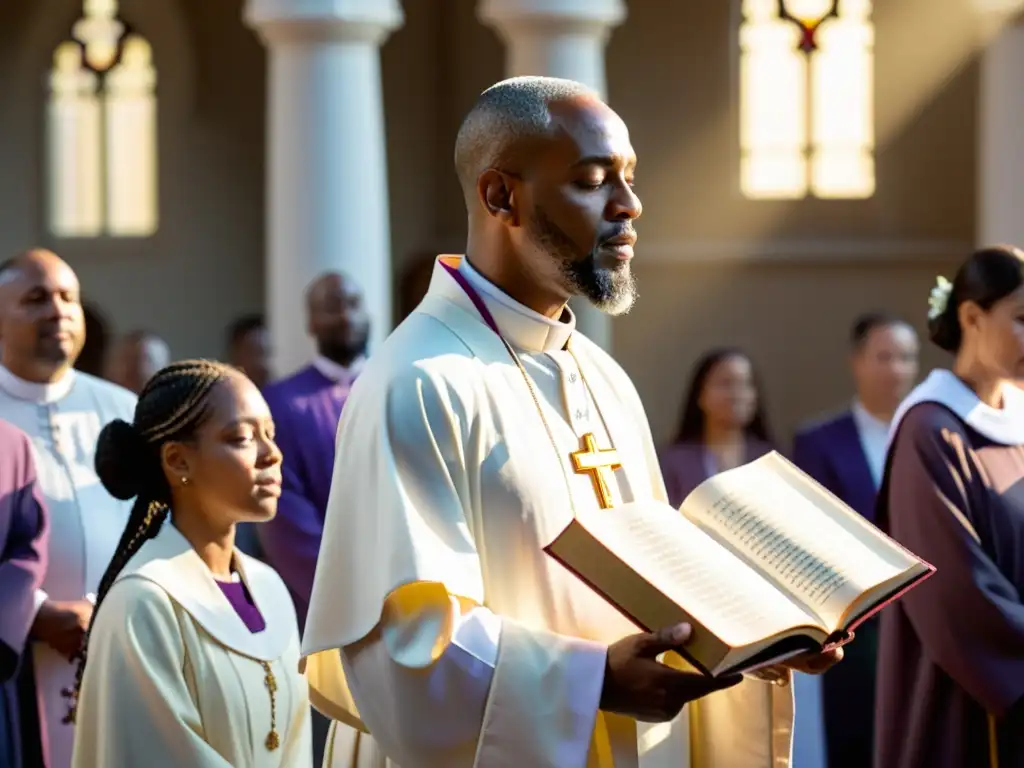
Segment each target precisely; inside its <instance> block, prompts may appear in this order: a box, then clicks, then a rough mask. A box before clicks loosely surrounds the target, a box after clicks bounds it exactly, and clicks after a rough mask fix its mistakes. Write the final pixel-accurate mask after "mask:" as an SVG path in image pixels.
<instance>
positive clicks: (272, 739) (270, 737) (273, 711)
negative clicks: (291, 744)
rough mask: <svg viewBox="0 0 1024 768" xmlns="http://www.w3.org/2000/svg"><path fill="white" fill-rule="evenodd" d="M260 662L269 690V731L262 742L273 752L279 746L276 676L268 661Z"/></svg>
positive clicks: (264, 681)
mask: <svg viewBox="0 0 1024 768" xmlns="http://www.w3.org/2000/svg"><path fill="white" fill-rule="evenodd" d="M260 664H261V665H262V666H263V672H264V673H265V677H264V678H263V684H264V685H266V686H267V690H268V691H269V692H270V733H268V734H267V739H266V741H264V742H263V743H264V745H266V747H267V749H268V750H269V751H270V752H273V751H274V750H275V749H277V748H278V747H279V746H281V737H280V736H278V735H277V678H275V677H274V671H273V670H272V669H271V668H270V662H267V661H261V662H260Z"/></svg>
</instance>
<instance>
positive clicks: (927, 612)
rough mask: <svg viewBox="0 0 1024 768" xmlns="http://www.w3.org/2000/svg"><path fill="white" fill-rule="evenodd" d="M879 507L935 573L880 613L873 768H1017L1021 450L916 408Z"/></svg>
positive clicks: (895, 451)
mask: <svg viewBox="0 0 1024 768" xmlns="http://www.w3.org/2000/svg"><path fill="white" fill-rule="evenodd" d="M877 512H878V524H879V526H880V527H881V528H882V529H883V530H885V531H887V532H888V533H889V534H890V535H891V536H893V537H894V538H895V539H896V540H898V541H899V542H900V543H902V544H903V545H904V546H906V547H907V548H909V549H910V550H911V551H913V552H915V553H916V554H918V555H919V556H920V557H922V558H923V559H925V560H927V561H928V562H930V563H932V564H933V565H934V566H935V567H936V569H937V570H936V573H935V575H934V576H932V578H930V579H929V580H928V581H927V582H925V583H924V584H922V585H921V586H920V587H919V588H917V589H914V590H912V591H910V592H909V593H908V594H907V595H905V596H904V597H903V599H901V600H900V601H898V602H897V603H895V604H894V605H893V606H891V607H890V608H888V609H887V610H885V611H883V612H882V614H881V637H880V646H879V668H878V678H877V699H876V720H875V759H874V765H875V768H989V766H993V765H998V766H1000V767H1001V768H1011V767H1013V768H1017V767H1019V766H1024V705H1022V697H1024V599H1022V595H1024V446H1022V445H1006V444H1002V443H997V442H994V441H993V440H991V439H989V438H987V437H985V436H984V435H982V434H981V433H979V432H978V431H977V430H975V429H973V428H972V427H970V426H968V425H967V424H966V423H965V422H964V421H963V420H962V419H961V418H960V417H959V416H957V415H955V414H954V413H953V412H952V411H951V410H948V409H947V408H946V407H945V406H942V405H939V404H937V403H934V402H924V403H920V404H918V405H915V406H913V407H912V408H911V409H910V410H909V412H907V414H906V416H905V417H904V418H903V420H902V421H901V422H900V424H899V428H898V432H897V433H896V437H895V440H894V442H893V445H892V446H891V448H890V452H889V457H888V460H887V464H886V471H885V476H884V478H883V482H882V488H881V491H880V494H879V507H878V510H877ZM993 761H994V762H993Z"/></svg>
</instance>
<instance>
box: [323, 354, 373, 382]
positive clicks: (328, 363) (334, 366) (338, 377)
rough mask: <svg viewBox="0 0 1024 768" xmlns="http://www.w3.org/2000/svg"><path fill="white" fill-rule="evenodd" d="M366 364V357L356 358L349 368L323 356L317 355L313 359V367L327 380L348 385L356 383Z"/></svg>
mask: <svg viewBox="0 0 1024 768" xmlns="http://www.w3.org/2000/svg"><path fill="white" fill-rule="evenodd" d="M364 363H366V358H365V357H358V358H356V359H355V360H353V361H352V364H351V365H348V366H345V365H341V364H340V363H336V362H334V361H333V360H330V359H328V358H326V357H324V356H323V355H317V356H316V357H314V358H313V367H314V368H316V369H317V370H318V371H319V372H320V373H322V374H323V375H324V377H325V378H328V379H330V380H331V381H336V382H337V383H339V384H346V385H348V384H351V383H352V382H353V381H355V378H356V376H358V375H359V372H360V371H361V370H362V369H363V365H364Z"/></svg>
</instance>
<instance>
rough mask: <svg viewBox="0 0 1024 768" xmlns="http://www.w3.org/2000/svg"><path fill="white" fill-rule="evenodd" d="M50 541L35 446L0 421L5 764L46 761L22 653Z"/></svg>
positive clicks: (0, 721)
mask: <svg viewBox="0 0 1024 768" xmlns="http://www.w3.org/2000/svg"><path fill="white" fill-rule="evenodd" d="M48 537H49V519H48V517H47V514H46V506H45V504H44V502H43V497H42V493H41V491H40V489H39V486H38V483H37V482H36V469H35V462H34V460H33V458H32V446H31V442H30V441H29V438H28V436H27V435H25V433H23V432H22V431H21V430H19V429H17V428H15V427H13V426H11V425H10V424H8V423H7V422H3V421H0V765H22V764H25V765H28V764H34V765H41V764H45V760H46V758H45V756H44V755H42V754H40V750H41V744H40V743H39V729H38V722H37V719H38V712H37V703H36V701H35V696H34V695H32V691H33V685H32V680H31V674H32V665H31V662H30V660H29V659H27V658H26V657H25V656H23V653H24V650H25V643H26V641H27V639H28V635H29V632H30V631H31V629H32V622H33V621H34V620H35V597H34V595H35V591H36V590H37V589H38V588H39V586H40V585H41V584H42V580H43V574H44V573H45V571H46V552H47V540H48ZM24 662H28V663H24ZM16 675H17V677H16Z"/></svg>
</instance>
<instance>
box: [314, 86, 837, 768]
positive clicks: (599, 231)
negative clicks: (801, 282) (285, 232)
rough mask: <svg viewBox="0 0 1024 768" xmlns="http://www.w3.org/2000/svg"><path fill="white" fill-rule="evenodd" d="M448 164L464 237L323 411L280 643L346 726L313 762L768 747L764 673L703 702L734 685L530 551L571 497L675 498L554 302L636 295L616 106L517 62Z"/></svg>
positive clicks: (632, 206)
mask: <svg viewBox="0 0 1024 768" xmlns="http://www.w3.org/2000/svg"><path fill="white" fill-rule="evenodd" d="M456 165H457V168H458V171H459V175H460V180H461V181H462V184H463V190H464V192H465V196H466V202H467V207H468V209H469V242H468V247H467V256H466V258H464V259H460V258H458V257H444V258H442V259H439V260H438V263H437V264H436V266H435V270H434V275H433V278H432V281H431V284H430V288H429V291H428V294H427V296H426V298H425V299H424V301H423V302H422V303H421V305H420V306H419V307H418V308H417V310H416V311H415V312H414V313H413V314H412V315H411V316H410V317H409V318H408V319H407V320H406V321H405V322H404V323H403V324H402V325H401V326H400V327H399V328H398V329H397V330H396V331H395V332H394V333H393V334H392V335H391V337H390V338H389V339H388V340H387V341H386V343H385V344H384V346H383V347H382V349H381V350H380V351H379V352H378V353H377V354H376V355H374V356H373V357H372V358H371V360H370V362H369V364H368V366H367V367H366V369H365V371H364V373H363V376H362V377H361V378H360V380H359V381H358V382H357V383H356V385H355V387H354V389H353V391H352V395H351V399H350V401H349V404H348V407H347V408H346V410H345V412H344V413H343V415H342V419H341V424H340V427H339V434H338V451H337V459H336V463H335V473H334V481H333V485H332V489H331V497H330V502H329V505H328V511H327V518H326V526H325V530H324V537H323V543H322V545H321V551H320V558H319V561H318V565H317V572H316V578H315V582H314V587H313V594H312V600H311V604H310V610H309V614H308V619H307V624H306V634H305V636H304V638H303V653H304V654H305V655H306V657H307V658H306V673H307V677H308V678H309V681H310V687H311V692H310V697H311V700H312V701H313V703H314V705H315V706H317V707H318V708H320V709H321V710H322V711H324V712H325V713H326V714H328V715H330V716H331V717H333V718H334V719H335V720H337V721H339V722H340V723H342V724H344V725H343V726H340V727H339V726H337V725H336V726H335V728H334V731H333V733H332V735H331V737H329V739H328V745H327V756H326V759H325V764H326V765H331V766H335V767H344V768H349V767H350V766H358V768H370V766H385V765H387V766H401V768H435V767H436V768H442V767H444V768H461V767H462V766H465V767H466V768H469V767H470V766H480V768H484V767H486V768H519V767H520V766H531V768H583V767H584V766H587V768H591V767H592V766H601V767H602V768H612V767H613V768H635V767H637V766H641V767H642V768H687V767H692V768H712V767H714V768H769V767H770V766H771V767H772V768H778V767H779V766H786V765H788V764H789V758H790V750H791V726H792V718H793V698H792V690H791V688H790V687H789V685H788V680H789V677H788V670H785V669H780V670H777V675H776V682H779V683H782V684H780V685H773V684H769V683H768V682H765V681H762V680H745V681H743V682H741V683H740V684H739V685H734V686H733V687H729V689H728V690H722V691H720V692H718V693H714V694H712V695H709V696H706V697H704V698H701V697H702V696H704V695H705V694H708V693H711V692H712V691H713V690H715V689H718V688H725V687H727V686H730V685H732V684H733V683H735V682H737V681H735V680H725V681H715V680H712V679H710V678H705V677H703V676H700V675H698V674H685V673H682V672H678V671H676V670H672V669H669V668H668V667H666V666H664V665H662V664H659V663H658V662H657V661H656V658H655V657H656V656H657V655H658V654H660V653H661V652H663V651H665V650H668V649H669V648H672V647H677V646H679V645H680V644H681V642H682V641H684V640H685V639H686V637H687V633H686V631H685V630H680V628H666V629H665V630H664V631H662V632H660V633H657V634H639V635H638V634H637V628H636V627H635V626H633V625H631V624H630V623H629V622H627V621H626V620H625V619H624V618H623V617H622V615H621V614H619V613H618V612H617V611H616V610H615V609H614V608H612V607H611V606H610V605H608V604H607V603H606V602H605V601H604V600H602V599H601V598H600V597H599V596H598V595H597V594H596V593H594V592H592V591H591V590H590V589H588V588H587V587H586V586H584V585H583V583H582V582H581V581H579V580H578V579H577V578H576V577H575V576H573V575H572V574H571V573H570V572H568V571H567V570H565V569H564V568H562V567H561V566H560V565H558V564H557V563H556V562H555V561H554V560H552V559H551V558H549V557H548V556H547V555H545V554H544V552H543V551H542V547H543V546H544V544H545V543H547V542H549V541H550V540H551V539H552V538H554V535H555V534H556V533H557V532H559V531H560V530H561V529H562V527H564V525H565V524H566V523H567V522H568V520H569V519H570V518H571V515H572V514H573V512H574V510H583V509H596V508H598V507H602V508H609V507H610V508H614V507H616V506H619V505H622V504H626V503H641V504H647V505H661V506H663V507H664V513H665V514H677V512H676V511H675V510H673V509H672V508H671V507H669V506H668V505H667V504H666V503H665V502H666V494H665V488H664V484H663V482H662V479H661V475H660V472H659V469H658V462H657V459H656V456H655V451H654V446H653V442H652V439H651V435H650V431H649V428H648V425H647V419H646V416H645V414H644V410H643V407H642V405H641V402H640V399H639V397H638V395H637V393H636V390H635V389H634V387H633V385H632V383H631V382H630V380H629V378H628V377H627V375H626V374H625V372H624V371H623V370H622V369H621V368H620V367H619V366H618V365H617V364H616V363H615V362H614V361H613V360H612V359H611V358H610V357H609V356H608V355H607V354H606V353H605V352H603V351H602V350H600V349H599V348H598V347H596V346H595V345H594V344H592V343H591V342H589V341H588V340H587V339H586V338H584V337H583V336H582V335H581V334H579V333H578V332H577V331H576V330H575V320H574V317H573V315H572V312H571V311H570V310H569V309H568V307H567V306H566V302H567V300H568V299H569V298H570V296H573V295H577V296H581V297H584V298H586V299H588V300H589V301H591V302H592V303H593V304H595V305H596V306H598V307H599V308H601V309H603V310H605V311H608V312H610V313H613V314H614V313H621V312H623V311H625V310H626V309H628V308H629V306H630V304H631V303H632V301H633V298H634V293H635V291H634V286H633V279H632V275H631V272H630V269H629V261H630V259H631V258H632V255H633V249H632V246H633V243H634V241H635V239H636V235H635V232H634V230H633V227H632V223H633V220H635V219H636V218H637V217H639V215H640V202H639V200H638V199H637V198H636V195H635V194H634V193H633V191H632V184H633V175H634V169H635V165H636V160H635V157H634V154H633V151H632V147H631V146H630V143H629V137H628V132H627V130H626V127H625V125H624V124H623V123H622V121H621V120H620V119H619V118H618V117H617V116H616V115H615V114H614V113H613V112H611V110H610V109H608V107H607V106H605V105H604V104H603V103H601V102H600V101H599V100H598V99H597V97H596V96H595V95H594V94H592V93H590V92H589V91H587V90H586V89H584V88H583V87H582V86H580V85H578V84H576V83H572V82H569V81H562V80H554V79H550V78H515V79H513V80H510V81H505V82H503V83H499V84H498V85H496V86H494V87H493V88H491V89H488V91H486V92H485V93H484V94H483V95H482V96H481V98H480V99H479V101H478V102H477V105H476V106H475V107H474V109H473V111H472V112H471V113H470V115H469V117H468V118H467V120H466V121H465V123H464V124H463V127H462V129H461V130H460V133H459V137H458V140H457V142H456ZM588 465H589V466H590V467H593V468H594V470H595V471H589V472H588V471H586V467H587V466H588ZM677 630H678V631H679V634H674V632H675V631H677ZM832 660H833V659H831V658H826V659H817V658H816V659H809V660H804V661H803V662H801V664H800V665H799V666H800V668H810V667H812V666H814V665H816V664H817V663H818V662H820V663H821V664H822V666H825V665H827V664H828V663H830V662H831V661H832ZM686 702H691V703H690V704H689V705H688V706H686V707H685V709H683V710H682V712H680V708H681V707H682V706H683V704H685V703H686ZM677 713H678V714H677ZM641 721H651V722H641ZM351 728H355V729H357V730H351ZM367 733H370V734H372V739H371V737H369V736H368V735H367Z"/></svg>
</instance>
